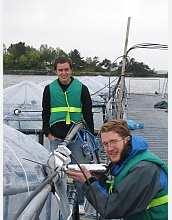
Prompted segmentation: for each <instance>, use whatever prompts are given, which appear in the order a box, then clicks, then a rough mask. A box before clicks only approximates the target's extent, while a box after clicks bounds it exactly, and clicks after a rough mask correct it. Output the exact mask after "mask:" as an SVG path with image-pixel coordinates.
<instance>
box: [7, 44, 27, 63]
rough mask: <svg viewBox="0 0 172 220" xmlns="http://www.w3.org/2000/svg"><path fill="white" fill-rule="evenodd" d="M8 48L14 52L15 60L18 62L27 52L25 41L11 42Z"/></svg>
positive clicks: (11, 52)
mask: <svg viewBox="0 0 172 220" xmlns="http://www.w3.org/2000/svg"><path fill="white" fill-rule="evenodd" d="M7 50H8V53H10V54H13V56H14V62H16V63H17V62H18V60H19V58H20V56H21V55H25V54H26V47H25V43H24V42H23V43H22V42H19V43H18V44H11V45H10V47H9V48H8V49H7Z"/></svg>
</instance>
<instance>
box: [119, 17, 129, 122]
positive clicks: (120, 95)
mask: <svg viewBox="0 0 172 220" xmlns="http://www.w3.org/2000/svg"><path fill="white" fill-rule="evenodd" d="M130 19H131V18H130V17H128V24H127V31H126V37H125V46H124V55H123V61H122V72H121V83H120V91H119V99H118V119H120V118H121V107H122V96H123V89H124V72H125V63H126V53H127V44H128V35H129V26H130Z"/></svg>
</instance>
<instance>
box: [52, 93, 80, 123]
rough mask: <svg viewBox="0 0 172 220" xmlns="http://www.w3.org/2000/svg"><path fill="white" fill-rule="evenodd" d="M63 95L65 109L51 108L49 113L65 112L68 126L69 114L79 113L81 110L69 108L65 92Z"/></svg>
mask: <svg viewBox="0 0 172 220" xmlns="http://www.w3.org/2000/svg"><path fill="white" fill-rule="evenodd" d="M64 95H65V99H66V104H67V107H56V108H51V109H50V112H51V113H52V112H66V124H67V125H69V124H70V114H69V112H81V111H82V109H81V108H75V107H70V106H69V103H68V99H67V94H66V92H65V93H64Z"/></svg>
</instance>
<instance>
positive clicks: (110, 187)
mask: <svg viewBox="0 0 172 220" xmlns="http://www.w3.org/2000/svg"><path fill="white" fill-rule="evenodd" d="M106 183H109V184H110V186H109V190H108V193H109V194H112V192H113V191H112V190H113V182H112V181H110V180H106Z"/></svg>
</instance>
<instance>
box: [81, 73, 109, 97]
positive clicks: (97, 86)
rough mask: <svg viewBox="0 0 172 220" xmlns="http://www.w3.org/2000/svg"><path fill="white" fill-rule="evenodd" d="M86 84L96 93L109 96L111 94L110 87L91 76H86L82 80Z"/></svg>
mask: <svg viewBox="0 0 172 220" xmlns="http://www.w3.org/2000/svg"><path fill="white" fill-rule="evenodd" d="M80 81H81V82H82V83H83V84H84V85H86V86H87V87H88V89H90V90H92V91H93V92H94V93H95V94H96V95H99V96H101V97H107V96H108V94H109V89H108V88H107V87H105V86H104V85H103V84H101V83H99V82H97V81H96V80H93V79H92V78H89V77H87V76H86V77H84V78H83V79H81V80H80Z"/></svg>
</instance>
